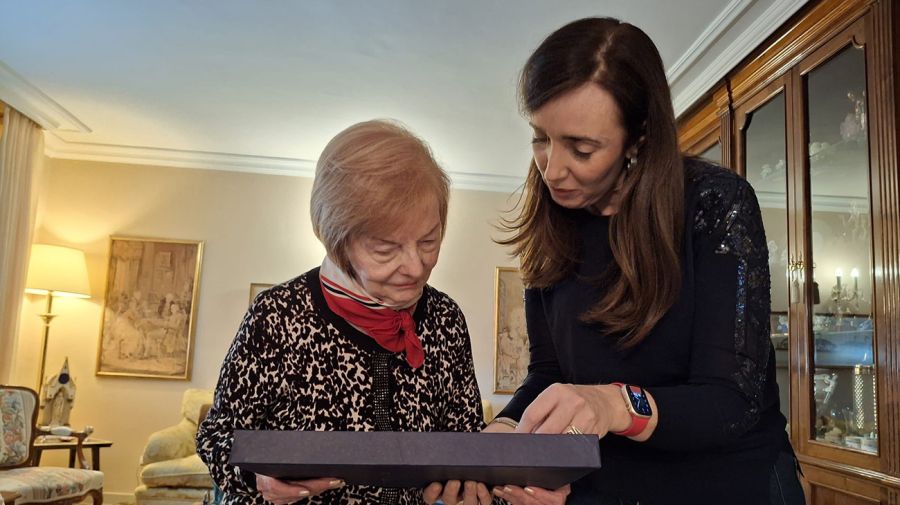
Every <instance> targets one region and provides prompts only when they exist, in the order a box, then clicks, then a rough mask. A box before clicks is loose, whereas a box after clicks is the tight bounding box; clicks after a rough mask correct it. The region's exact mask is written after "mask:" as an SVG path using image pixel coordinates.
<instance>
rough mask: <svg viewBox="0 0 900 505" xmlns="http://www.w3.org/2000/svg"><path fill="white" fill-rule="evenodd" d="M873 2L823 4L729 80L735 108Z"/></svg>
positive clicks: (841, 0)
mask: <svg viewBox="0 0 900 505" xmlns="http://www.w3.org/2000/svg"><path fill="white" fill-rule="evenodd" d="M874 1H875V0H824V1H822V2H820V3H819V4H818V5H816V6H815V7H813V8H812V9H810V10H809V11H808V12H807V13H806V14H805V15H804V16H803V17H802V18H800V20H799V21H797V23H795V24H794V25H793V26H791V27H790V28H788V29H787V30H786V31H785V32H784V33H782V34H781V35H780V36H778V37H777V38H775V40H774V42H772V43H771V44H770V45H769V46H768V47H766V48H765V49H763V50H762V51H761V52H760V53H759V54H758V55H757V56H755V57H752V58H753V59H751V60H750V61H749V62H748V63H746V64H745V65H742V66H740V67H738V68H737V69H736V70H735V71H734V72H733V73H732V74H731V75H730V78H729V81H730V82H731V95H732V100H733V103H734V105H735V106H738V105H740V104H741V103H742V102H743V101H744V100H746V99H747V98H749V97H750V96H753V95H755V94H756V93H757V91H758V89H760V88H763V87H765V86H766V85H767V84H768V83H769V82H772V81H773V80H775V79H777V78H779V77H781V76H782V75H783V74H784V73H785V72H787V71H788V70H789V69H790V68H791V67H793V66H794V65H795V64H796V63H797V62H798V61H799V60H800V59H802V58H804V57H805V56H806V54H807V53H809V52H810V51H811V50H813V49H814V48H816V47H817V46H818V45H819V44H821V42H822V41H823V40H826V39H828V38H830V37H832V36H833V35H834V34H837V33H839V32H841V31H842V30H843V29H845V28H846V27H847V26H848V25H849V24H851V23H853V22H854V21H855V20H857V19H859V18H860V17H862V16H863V15H864V14H865V13H866V11H867V10H868V9H869V8H870V6H871V4H872V3H873V2H874Z"/></svg>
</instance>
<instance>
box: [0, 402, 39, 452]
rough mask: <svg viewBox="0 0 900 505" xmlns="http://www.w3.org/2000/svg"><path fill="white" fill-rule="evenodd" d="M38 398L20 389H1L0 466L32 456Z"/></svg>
mask: <svg viewBox="0 0 900 505" xmlns="http://www.w3.org/2000/svg"><path fill="white" fill-rule="evenodd" d="M35 402H36V398H35V396H34V393H29V392H27V391H23V390H20V389H2V390H0V416H2V417H0V419H2V422H0V444H2V449H0V467H4V466H17V465H21V464H23V463H25V462H26V461H28V460H29V459H30V458H31V454H30V452H29V451H30V446H29V444H30V443H31V425H32V415H33V413H34V405H35Z"/></svg>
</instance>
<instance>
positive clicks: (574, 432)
mask: <svg viewBox="0 0 900 505" xmlns="http://www.w3.org/2000/svg"><path fill="white" fill-rule="evenodd" d="M566 433H567V434H569V435H584V432H583V431H581V430H579V429H578V428H576V427H575V425H574V424H570V425H569V427H568V429H566Z"/></svg>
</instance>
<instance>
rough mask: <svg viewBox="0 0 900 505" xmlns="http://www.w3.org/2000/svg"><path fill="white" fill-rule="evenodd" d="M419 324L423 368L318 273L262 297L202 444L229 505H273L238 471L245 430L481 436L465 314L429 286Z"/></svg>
mask: <svg viewBox="0 0 900 505" xmlns="http://www.w3.org/2000/svg"><path fill="white" fill-rule="evenodd" d="M414 318H415V320H416V333H417V334H418V335H419V337H420V338H421V340H422V345H423V347H424V349H425V363H424V364H423V365H422V366H421V367H420V368H415V369H414V368H412V367H410V366H409V365H408V364H407V363H406V360H405V358H404V356H403V355H402V354H401V353H389V352H387V351H385V350H384V349H383V348H381V346H379V345H378V344H377V343H376V342H375V341H374V340H372V339H371V338H370V337H368V336H366V335H365V334H363V333H362V332H360V331H358V330H356V329H355V328H353V327H352V326H351V325H350V324H348V323H347V322H346V321H345V320H343V319H341V318H339V317H337V316H336V315H335V314H334V313H333V312H332V311H331V310H329V309H328V307H327V305H326V303H325V300H324V295H323V294H322V288H321V283H320V281H319V271H318V269H314V270H312V271H310V272H307V273H306V274H303V275H301V276H300V277H298V278H296V279H293V280H291V281H288V282H286V283H284V284H281V285H279V286H276V287H274V288H271V289H269V290H267V291H265V292H264V293H263V294H261V295H260V296H258V297H257V298H256V300H255V301H254V302H253V305H252V306H251V307H250V310H249V311H248V312H247V314H246V316H244V320H243V322H242V323H241V327H240V329H239V330H238V334H237V336H236V337H235V339H234V342H233V343H232V345H231V348H230V350H229V351H228V354H227V355H226V357H225V362H224V363H223V365H222V371H221V373H220V376H219V382H218V385H217V387H216V396H215V401H214V403H213V406H212V409H210V411H209V414H208V415H207V417H206V420H205V421H204V422H203V423H201V425H200V429H199V432H198V435H197V452H198V454H199V455H200V457H201V458H202V459H203V460H204V461H205V462H206V463H207V465H208V466H209V469H210V473H211V474H212V476H213V480H214V481H215V482H216V483H217V484H218V485H219V486H220V487H221V488H222V490H223V491H224V498H223V504H225V505H231V504H235V505H237V504H240V505H248V504H254V505H264V504H265V503H266V501H265V500H264V499H263V497H262V495H261V494H260V493H259V492H257V490H256V486H255V478H254V475H253V474H251V473H242V472H241V471H240V470H239V469H238V468H237V467H235V466H232V465H230V464H228V458H229V456H230V453H231V444H232V441H233V432H234V430H235V429H265V430H317V431H325V430H329V431H378V430H393V431H478V430H480V429H481V428H482V426H483V420H482V413H481V399H480V394H479V391H478V384H477V382H476V380H475V369H474V364H473V361H472V350H471V343H470V341H469V332H468V329H467V326H466V322H465V319H464V318H463V315H462V312H461V311H460V309H459V307H458V306H457V305H456V303H455V302H453V300H451V299H450V298H449V297H448V296H447V295H445V294H443V293H441V292H439V291H437V290H435V289H433V288H431V287H430V286H426V287H425V292H424V294H423V296H422V298H421V299H420V300H419V302H418V304H417V307H416V312H415V314H414ZM323 477H330V476H328V475H323ZM335 477H339V476H335ZM304 503H305V504H309V505H332V504H334V505H338V504H342V505H343V504H349V505H355V504H375V503H378V504H386V503H397V504H399V505H407V504H420V503H422V490H421V489H398V490H393V489H385V488H372V487H365V486H345V487H343V488H341V489H337V490H332V491H328V492H325V493H323V494H321V495H319V496H316V497H312V498H309V499H307V500H304Z"/></svg>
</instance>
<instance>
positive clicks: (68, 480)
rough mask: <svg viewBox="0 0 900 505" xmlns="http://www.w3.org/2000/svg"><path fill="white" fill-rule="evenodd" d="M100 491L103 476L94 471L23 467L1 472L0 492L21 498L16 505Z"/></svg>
mask: <svg viewBox="0 0 900 505" xmlns="http://www.w3.org/2000/svg"><path fill="white" fill-rule="evenodd" d="M102 489H103V474H102V473H101V472H96V471H93V470H79V469H75V468H57V467H48V466H42V467H37V468H35V467H24V468H14V469H12V470H4V471H3V473H0V491H12V492H16V493H19V494H20V495H22V498H20V499H19V500H16V501H17V502H20V501H21V502H22V503H29V502H40V501H49V500H58V499H62V498H67V497H75V496H82V495H84V494H86V493H87V492H88V491H91V490H98V491H99V490H102Z"/></svg>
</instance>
